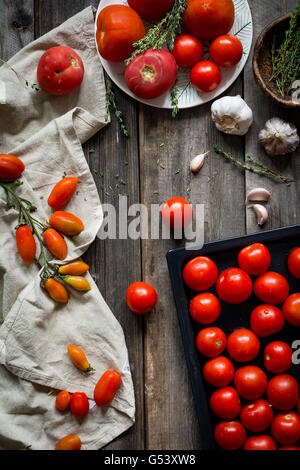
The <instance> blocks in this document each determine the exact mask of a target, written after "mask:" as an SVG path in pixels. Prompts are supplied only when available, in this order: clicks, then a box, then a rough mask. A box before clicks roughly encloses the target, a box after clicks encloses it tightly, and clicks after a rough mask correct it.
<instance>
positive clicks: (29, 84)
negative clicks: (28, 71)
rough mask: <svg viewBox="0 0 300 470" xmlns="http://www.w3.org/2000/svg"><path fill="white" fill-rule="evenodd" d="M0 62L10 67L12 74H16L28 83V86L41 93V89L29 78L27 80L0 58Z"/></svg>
mask: <svg viewBox="0 0 300 470" xmlns="http://www.w3.org/2000/svg"><path fill="white" fill-rule="evenodd" d="M0 62H2V63H3V64H4V65H6V67H8V68H9V69H10V70H11V71H12V72H14V73H15V74H16V76H17V77H18V78H19V79H20V80H23V81H24V82H25V83H26V86H27V87H29V86H30V88H32V89H33V90H35V91H40V89H41V88H40V87H39V86H38V85H37V84H36V83H31V82H30V81H29V80H27V78H25V77H24V76H23V75H22V74H21V73H20V72H17V71H16V70H15V69H14V68H13V67H12V66H11V65H10V64H9V63H8V62H6V61H5V60H3V59H1V58H0Z"/></svg>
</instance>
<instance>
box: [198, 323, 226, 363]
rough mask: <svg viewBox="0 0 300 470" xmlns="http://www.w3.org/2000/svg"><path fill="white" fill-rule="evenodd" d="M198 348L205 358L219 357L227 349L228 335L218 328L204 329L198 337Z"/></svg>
mask: <svg viewBox="0 0 300 470" xmlns="http://www.w3.org/2000/svg"><path fill="white" fill-rule="evenodd" d="M196 346H197V349H198V351H199V352H200V353H201V354H203V355H204V356H207V357H216V356H219V355H220V354H222V352H223V351H224V349H225V347H226V335H225V333H224V331H222V330H221V329H220V328H217V327H213V326H211V327H209V328H204V329H203V330H201V331H200V333H199V334H198V336H197V339H196Z"/></svg>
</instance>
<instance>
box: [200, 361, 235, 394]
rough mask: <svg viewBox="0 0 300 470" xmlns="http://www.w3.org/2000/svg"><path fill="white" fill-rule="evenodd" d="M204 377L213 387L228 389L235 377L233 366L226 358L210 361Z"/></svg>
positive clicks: (204, 370) (206, 365) (205, 367)
mask: <svg viewBox="0 0 300 470" xmlns="http://www.w3.org/2000/svg"><path fill="white" fill-rule="evenodd" d="M203 377H204V378H205V380H206V381H207V382H208V383H209V384H210V385H212V386H213V387H226V386H227V385H229V384H230V382H232V380H233V377H234V367H233V364H232V362H231V361H230V360H229V359H228V358H227V357H224V356H219V357H216V358H214V359H210V360H209V361H207V362H206V364H205V365H204V367H203Z"/></svg>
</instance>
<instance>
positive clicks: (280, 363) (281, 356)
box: [264, 341, 293, 374]
mask: <svg viewBox="0 0 300 470" xmlns="http://www.w3.org/2000/svg"><path fill="white" fill-rule="evenodd" d="M292 356H293V351H292V349H291V348H290V346H289V345H288V344H286V343H284V342H283V341H273V342H272V343H270V344H268V346H266V348H265V352H264V364H265V368H266V369H267V370H268V371H269V372H272V373H273V374H282V372H285V371H287V370H288V369H289V368H290V367H291V365H292Z"/></svg>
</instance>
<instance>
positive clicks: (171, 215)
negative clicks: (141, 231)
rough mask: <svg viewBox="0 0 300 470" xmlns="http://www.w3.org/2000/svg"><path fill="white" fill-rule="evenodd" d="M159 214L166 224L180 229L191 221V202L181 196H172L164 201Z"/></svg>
mask: <svg viewBox="0 0 300 470" xmlns="http://www.w3.org/2000/svg"><path fill="white" fill-rule="evenodd" d="M160 214H161V217H162V220H163V222H164V223H165V224H166V225H168V226H170V227H171V228H175V229H181V228H183V227H186V226H187V225H189V224H190V223H191V221H192V218H193V209H192V206H191V204H190V203H189V202H188V201H186V200H185V199H183V198H182V197H172V198H171V199H168V200H167V201H166V202H165V203H164V205H163V206H162V208H161V211H160Z"/></svg>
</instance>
